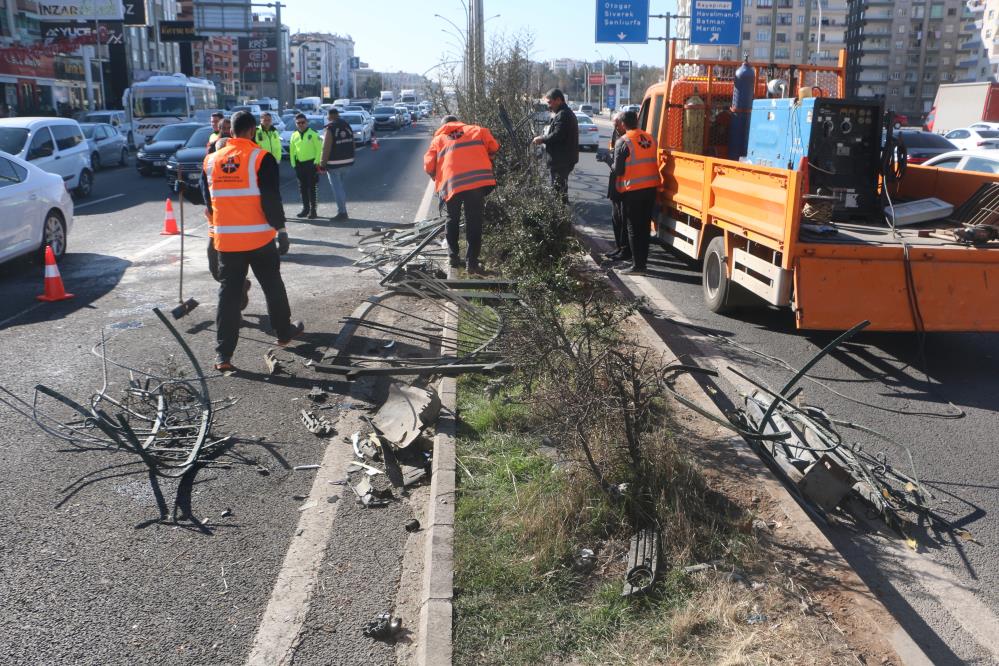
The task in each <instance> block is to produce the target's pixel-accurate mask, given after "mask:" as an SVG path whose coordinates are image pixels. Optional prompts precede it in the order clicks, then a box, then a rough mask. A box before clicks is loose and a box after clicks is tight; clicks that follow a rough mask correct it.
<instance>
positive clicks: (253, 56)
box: [239, 38, 278, 83]
mask: <svg viewBox="0 0 999 666" xmlns="http://www.w3.org/2000/svg"><path fill="white" fill-rule="evenodd" d="M244 40H245V41H244ZM239 42H240V43H239V74H240V78H241V79H242V80H243V81H245V82H246V83H255V82H257V81H262V82H265V83H276V82H277V71H278V66H277V64H278V57H277V49H275V48H268V47H266V46H258V48H245V47H247V46H252V45H266V43H267V40H266V39H252V38H240V40H239Z"/></svg>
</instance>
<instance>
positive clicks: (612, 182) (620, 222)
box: [597, 113, 631, 261]
mask: <svg viewBox="0 0 999 666" xmlns="http://www.w3.org/2000/svg"><path fill="white" fill-rule="evenodd" d="M626 131H627V129H626V128H625V126H624V123H622V122H621V114H620V113H617V114H614V132H613V133H612V134H611V138H610V150H611V152H610V153H608V154H607V157H606V162H607V166H612V165H613V164H614V156H613V152H614V149H615V148H616V146H617V140H618V139H619V138H621V137H622V136H623V135H624V133H625V132H626ZM597 159H600V155H597ZM607 198H608V199H609V200H610V202H611V226H612V228H613V229H614V251H613V252H608V253H607V254H606V255H604V256H606V257H607V258H608V259H611V260H614V261H631V245H629V244H628V221H627V220H626V219H625V217H624V202H623V201H622V199H621V194H620V192H618V191H617V176H615V175H614V172H613V171H611V173H610V175H609V176H608V178H607Z"/></svg>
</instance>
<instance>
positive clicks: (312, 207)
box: [288, 113, 323, 220]
mask: <svg viewBox="0 0 999 666" xmlns="http://www.w3.org/2000/svg"><path fill="white" fill-rule="evenodd" d="M322 152H323V140H322V139H320V138H319V134H318V133H317V132H316V130H314V129H312V128H311V127H309V119H308V118H306V117H305V114H304V113H300V114H298V115H297V116H295V131H294V132H292V133H291V141H290V143H289V145H288V157H289V158H290V160H291V168H292V169H294V170H295V176H296V177H297V178H298V191H299V192H300V193H301V195H302V210H301V211H299V213H298V215H297V217H308V218H309V219H310V220H314V219H316V218H317V217H319V214H318V213H317V211H316V194H317V189H318V188H319V173H318V171H317V169H316V165H317V164H318V163H319V158H320V156H322Z"/></svg>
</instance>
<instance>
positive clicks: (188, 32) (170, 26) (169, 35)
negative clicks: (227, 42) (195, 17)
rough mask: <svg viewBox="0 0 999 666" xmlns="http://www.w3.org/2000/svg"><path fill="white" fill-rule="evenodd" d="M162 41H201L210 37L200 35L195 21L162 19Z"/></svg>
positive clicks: (160, 24)
mask: <svg viewBox="0 0 999 666" xmlns="http://www.w3.org/2000/svg"><path fill="white" fill-rule="evenodd" d="M159 26H160V41H161V42H200V41H204V40H206V39H208V38H207V37H205V36H204V35H198V34H197V32H196V31H195V29H194V21H160V22H159Z"/></svg>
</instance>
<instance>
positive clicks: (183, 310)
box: [170, 162, 198, 319]
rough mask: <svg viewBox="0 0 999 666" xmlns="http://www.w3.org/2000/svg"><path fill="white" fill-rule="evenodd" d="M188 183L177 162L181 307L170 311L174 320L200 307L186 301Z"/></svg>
mask: <svg viewBox="0 0 999 666" xmlns="http://www.w3.org/2000/svg"><path fill="white" fill-rule="evenodd" d="M185 186H186V183H185V181H184V174H183V170H182V169H181V167H180V162H177V194H178V199H179V200H180V204H179V206H180V287H179V289H178V293H177V302H178V303H179V305H178V306H177V307H175V308H174V309H173V310H171V311H170V314H172V315H173V318H174V319H180V318H181V317H184V316H186V315H187V314H188V313H189V312H191V310H193V309H194V308H196V307H198V302H197V301H196V300H194V299H193V298H189V299H187V300H186V301H185V300H184V236H185V235H186V234H185V233H184V188H185Z"/></svg>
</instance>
